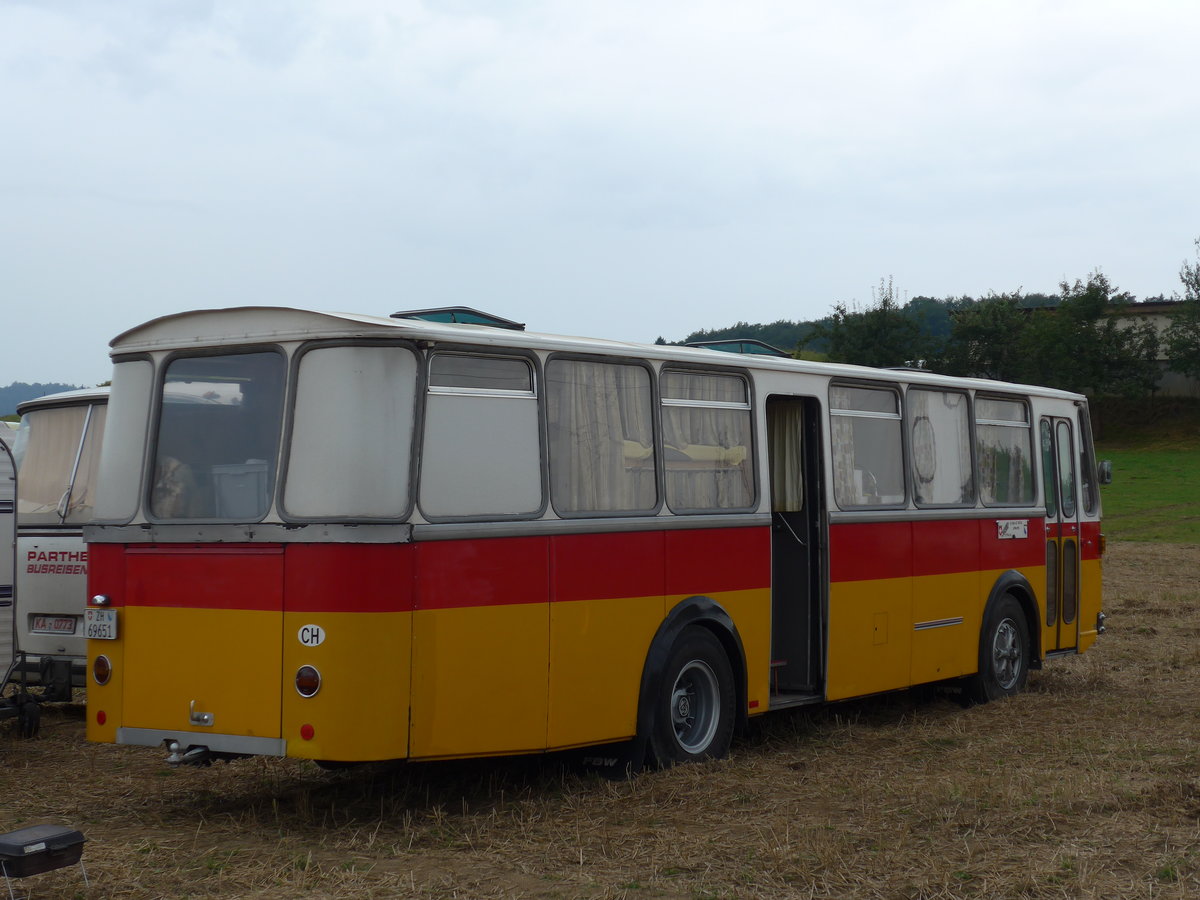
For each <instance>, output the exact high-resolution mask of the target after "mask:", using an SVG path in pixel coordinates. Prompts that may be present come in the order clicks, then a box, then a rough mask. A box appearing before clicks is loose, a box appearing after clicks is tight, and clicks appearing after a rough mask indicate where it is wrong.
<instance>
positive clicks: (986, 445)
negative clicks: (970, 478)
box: [975, 397, 1034, 506]
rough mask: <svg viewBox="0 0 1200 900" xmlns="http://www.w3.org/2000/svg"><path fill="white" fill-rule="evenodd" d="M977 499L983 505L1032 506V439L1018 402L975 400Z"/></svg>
mask: <svg viewBox="0 0 1200 900" xmlns="http://www.w3.org/2000/svg"><path fill="white" fill-rule="evenodd" d="M975 442H976V447H977V452H978V457H979V496H980V499H982V500H983V502H984V504H985V505H986V506H1028V505H1030V504H1032V503H1033V494H1034V490H1033V440H1032V433H1031V430H1030V427H1029V411H1028V409H1027V408H1026V406H1025V404H1024V403H1022V402H1021V401H1019V400H1001V399H996V398H993V397H976V398H975Z"/></svg>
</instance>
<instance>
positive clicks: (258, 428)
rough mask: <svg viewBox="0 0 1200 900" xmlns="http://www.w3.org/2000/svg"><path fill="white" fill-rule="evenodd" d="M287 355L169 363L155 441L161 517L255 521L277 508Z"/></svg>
mask: <svg viewBox="0 0 1200 900" xmlns="http://www.w3.org/2000/svg"><path fill="white" fill-rule="evenodd" d="M284 368H285V364H284V358H283V356H282V355H280V354H278V353H273V352H259V353H237V354H230V355H227V356H200V357H179V358H176V359H174V360H172V361H171V363H170V364H169V365H168V366H167V370H166V377H165V380H164V384H163V390H162V396H161V401H160V403H161V405H160V411H159V421H158V434H157V440H156V443H155V456H154V480H153V484H152V486H151V492H150V514H151V516H153V517H154V518H156V519H226V520H231V521H257V520H259V519H261V518H262V517H263V516H264V515H266V513H267V510H268V509H269V508H270V506H271V495H272V492H273V489H274V484H275V467H276V458H277V454H278V449H279V433H280V420H281V417H282V410H283V384H284Z"/></svg>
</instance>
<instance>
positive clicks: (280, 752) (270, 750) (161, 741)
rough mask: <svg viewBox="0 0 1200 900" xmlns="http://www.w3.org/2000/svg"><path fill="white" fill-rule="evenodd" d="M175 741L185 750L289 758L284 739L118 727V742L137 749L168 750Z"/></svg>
mask: <svg viewBox="0 0 1200 900" xmlns="http://www.w3.org/2000/svg"><path fill="white" fill-rule="evenodd" d="M167 741H174V742H176V743H178V744H179V746H180V747H182V748H185V749H186V748H189V747H207V748H208V749H209V750H211V751H212V752H213V753H232V754H237V755H239V756H287V741H285V740H283V739H282V738H264V737H248V736H246V735H242V734H208V733H201V732H197V731H168V730H160V729H157V728H118V729H117V743H118V744H129V745H131V746H134V747H165V746H166V743H167Z"/></svg>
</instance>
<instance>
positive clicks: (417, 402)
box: [275, 340, 427, 524]
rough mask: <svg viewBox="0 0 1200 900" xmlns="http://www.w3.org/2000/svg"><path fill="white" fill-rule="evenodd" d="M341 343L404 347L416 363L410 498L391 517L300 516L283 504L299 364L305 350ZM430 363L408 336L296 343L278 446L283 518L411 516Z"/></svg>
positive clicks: (354, 519) (356, 519) (278, 505)
mask: <svg viewBox="0 0 1200 900" xmlns="http://www.w3.org/2000/svg"><path fill="white" fill-rule="evenodd" d="M339 347H384V348H403V349H405V350H408V351H409V352H410V353H411V354H412V355H413V358H414V363H415V367H416V377H415V378H414V379H413V392H414V393H413V424H412V432H411V434H410V435H409V449H408V498H407V502H406V504H405V506H404V509H403V512H401V513H400V514H399V515H396V516H389V517H386V518H385V517H369V518H368V517H365V516H331V515H322V516H299V515H296V514H294V513H289V512H288V511H287V508H286V506H285V505H284V492H285V490H286V488H287V479H288V475H289V468H290V465H291V460H292V438H293V427H294V425H295V420H296V389H297V387H298V386H299V383H300V381H299V379H300V364H301V363H302V362H303V359H304V357H305V355H306V354H308V353H310V352H312V351H314V350H328V349H337V348H339ZM426 371H427V367H426V365H425V357H424V355H423V354H422V353H421V350H420V348H419V347H418V346H417V345H416V344H415V343H414V342H412V341H407V340H400V341H395V340H327V341H320V340H318V341H306V342H305V343H303V344H300V345H299V346H298V347H296V348H295V349H294V350H293V351H292V354H291V359H290V360H289V365H288V388H287V400H286V408H285V410H284V421H283V438H282V440H281V441H280V448H279V456H280V462H279V475H278V476H277V478H276V481H277V482H278V483H277V484H276V486H275V490H276V495H275V509H276V511H277V513H278V515H279V518H280V520H281V521H284V522H302V523H306V524H308V523H312V522H338V523H392V522H407V521H408V520H409V519H411V518H412V514H413V510H414V509H415V507H416V488H417V481H416V479H417V452H418V448H419V444H418V440H419V437H420V435H421V433H422V429H421V426H422V421H423V417H424V413H425V404H424V403H423V402H422V398H423V397H424V396H425V390H424V389H425V382H424V378H425V374H426Z"/></svg>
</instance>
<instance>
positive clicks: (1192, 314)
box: [1163, 238, 1200, 378]
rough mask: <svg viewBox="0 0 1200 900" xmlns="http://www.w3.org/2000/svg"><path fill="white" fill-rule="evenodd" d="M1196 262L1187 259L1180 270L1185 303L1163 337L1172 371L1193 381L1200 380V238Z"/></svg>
mask: <svg viewBox="0 0 1200 900" xmlns="http://www.w3.org/2000/svg"><path fill="white" fill-rule="evenodd" d="M1196 259H1197V261H1196V262H1195V263H1188V262H1187V260H1184V263H1183V268H1182V269H1180V270H1179V280H1180V281H1181V282H1183V297H1182V298H1181V299H1182V303H1180V305H1179V307H1178V308H1177V309H1176V311H1175V313H1174V315H1173V316H1172V317H1171V324H1170V325H1169V326H1168V327H1167V330H1166V332H1165V333H1164V334H1163V343H1164V344H1165V345H1166V350H1167V358H1168V359H1169V360H1170V366H1171V368H1172V369H1174V370H1175V371H1176V372H1179V373H1181V374H1183V375H1189V376H1191V377H1192V378H1200V238H1196ZM1175 296H1176V298H1177V299H1180V298H1179V295H1178V294H1176V295H1175Z"/></svg>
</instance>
